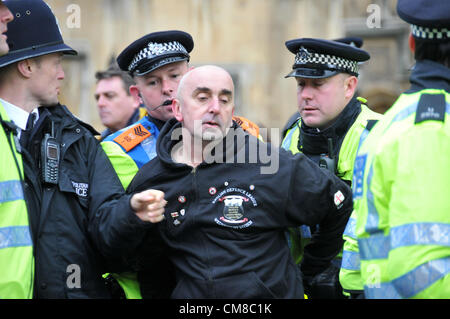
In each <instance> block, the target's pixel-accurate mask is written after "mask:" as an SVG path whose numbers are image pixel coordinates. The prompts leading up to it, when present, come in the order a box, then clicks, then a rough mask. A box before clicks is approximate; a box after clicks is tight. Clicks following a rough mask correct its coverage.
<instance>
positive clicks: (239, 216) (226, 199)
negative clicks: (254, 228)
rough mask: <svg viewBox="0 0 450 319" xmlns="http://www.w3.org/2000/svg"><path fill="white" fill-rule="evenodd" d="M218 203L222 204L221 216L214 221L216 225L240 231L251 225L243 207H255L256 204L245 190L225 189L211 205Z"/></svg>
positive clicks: (251, 222)
mask: <svg viewBox="0 0 450 319" xmlns="http://www.w3.org/2000/svg"><path fill="white" fill-rule="evenodd" d="M230 193H231V194H230ZM236 193H237V194H236ZM218 203H222V204H223V206H221V209H220V212H221V214H222V216H220V217H219V218H217V217H216V218H215V219H214V221H215V222H216V223H217V224H218V225H220V226H224V227H230V228H235V229H241V228H247V227H249V226H251V225H252V224H253V221H252V220H250V219H249V218H248V217H247V216H246V211H245V208H244V206H245V205H252V206H254V207H256V206H258V203H257V202H256V200H255V198H254V197H253V195H252V194H250V193H249V192H247V191H246V190H243V189H241V188H227V189H225V190H223V191H222V192H220V193H219V194H218V195H217V196H216V197H215V198H214V200H213V201H212V204H218Z"/></svg>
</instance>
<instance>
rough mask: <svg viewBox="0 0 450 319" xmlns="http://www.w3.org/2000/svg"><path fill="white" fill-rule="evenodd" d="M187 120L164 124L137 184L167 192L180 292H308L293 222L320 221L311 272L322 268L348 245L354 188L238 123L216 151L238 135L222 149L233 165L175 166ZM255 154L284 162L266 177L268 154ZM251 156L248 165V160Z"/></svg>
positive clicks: (167, 226) (162, 227) (167, 236)
mask: <svg viewBox="0 0 450 319" xmlns="http://www.w3.org/2000/svg"><path fill="white" fill-rule="evenodd" d="M180 125H181V124H180V123H177V122H176V120H174V119H172V120H170V121H169V122H168V123H167V124H166V125H165V126H164V128H163V130H162V131H161V133H160V136H159V137H158V142H157V153H158V156H157V157H156V158H155V159H153V160H152V161H151V162H149V163H147V164H146V165H144V166H143V167H142V168H141V170H140V171H139V172H138V174H137V175H136V176H135V178H134V180H133V181H132V183H131V184H130V186H129V188H128V190H127V191H128V192H135V191H140V190H143V189H147V188H149V187H150V188H156V189H160V190H162V191H163V192H165V199H166V200H167V201H168V203H167V205H166V208H165V219H164V220H163V221H162V222H160V223H158V224H157V227H158V230H159V233H160V235H161V237H162V239H163V241H164V243H165V244H166V245H167V246H168V249H167V254H168V255H169V258H170V260H171V261H172V262H173V264H174V266H175V269H176V282H177V284H176V287H175V289H174V291H173V293H172V296H171V297H172V298H303V284H302V276H301V272H300V270H299V268H298V267H297V266H296V265H295V263H294V261H293V259H292V258H291V255H290V252H289V248H288V245H287V242H286V235H285V230H286V227H289V226H295V225H301V224H307V225H315V224H320V232H319V233H318V234H317V236H315V238H314V240H313V242H312V244H311V245H310V246H309V247H308V249H307V252H306V257H305V260H304V264H303V265H302V267H303V268H302V270H303V271H304V272H305V273H310V274H312V273H318V272H320V271H322V270H323V269H324V268H325V267H327V263H326V261H327V260H329V258H330V255H331V258H333V256H335V255H336V254H337V253H338V252H339V249H340V247H341V244H342V233H343V231H344V228H345V225H346V223H347V220H348V218H349V215H350V213H351V210H352V199H351V190H350V188H349V187H348V186H347V185H346V184H345V183H343V182H342V181H341V180H339V179H338V178H337V177H335V176H333V175H332V174H330V173H328V172H326V171H325V170H322V169H320V168H319V167H317V165H316V164H315V163H313V162H312V161H311V160H309V159H308V158H307V157H306V156H304V155H302V154H298V155H296V156H293V155H292V154H290V153H288V152H286V151H284V150H279V149H278V148H274V149H273V152H272V153H270V152H269V151H268V149H269V148H270V147H269V145H268V144H265V143H263V142H261V141H259V140H258V139H257V138H255V137H253V136H251V135H248V134H247V133H245V132H244V131H243V130H242V129H241V128H239V127H238V126H237V125H236V124H235V125H234V126H233V128H234V130H230V132H229V133H228V135H227V136H226V137H225V139H224V140H223V141H222V143H221V144H219V147H218V148H216V151H217V152H215V153H214V154H215V155H217V154H219V152H218V150H219V149H222V148H224V149H225V147H226V144H227V140H228V141H230V139H234V146H231V147H228V148H227V149H226V150H225V152H224V153H222V154H224V155H223V158H222V159H223V160H225V159H227V160H228V161H229V162H231V163H218V162H219V161H218V160H217V161H216V162H212V163H208V162H211V161H204V162H203V163H201V164H200V165H199V166H197V167H196V168H195V169H193V168H192V167H191V166H188V165H185V164H180V163H175V162H173V160H172V158H171V155H170V154H171V150H172V148H173V147H174V145H176V143H178V142H179V141H173V140H171V135H172V132H174V130H175V129H177V128H180ZM232 132H235V133H236V134H234V133H232ZM175 135H176V134H175ZM239 141H241V142H239ZM242 141H243V142H242ZM260 150H261V153H260ZM263 150H264V152H263ZM266 151H267V153H265V152H266ZM225 154H226V155H225ZM230 154H231V155H230ZM250 154H253V155H255V154H271V155H270V156H274V158H277V160H279V169H278V170H276V171H275V172H274V173H272V174H262V173H261V168H262V167H266V168H267V167H268V165H269V164H267V162H268V161H267V158H265V157H264V156H258V157H257V158H255V156H252V157H249V155H250ZM243 155H245V156H246V157H245V158H246V160H245V163H240V162H242V158H243V157H242V156H243ZM216 158H217V159H219V158H220V156H216ZM252 158H253V160H252ZM334 198H336V203H337V205H336V204H335V199H334ZM344 198H345V199H344ZM145 246H146V247H147V248H148V247H150V246H151V242H149V243H148V244H147V245H145ZM149 266H151V265H149ZM144 271H145V270H144ZM147 273H149V271H147ZM152 275H153V276H158V273H155V272H152V273H151V274H150V276H152Z"/></svg>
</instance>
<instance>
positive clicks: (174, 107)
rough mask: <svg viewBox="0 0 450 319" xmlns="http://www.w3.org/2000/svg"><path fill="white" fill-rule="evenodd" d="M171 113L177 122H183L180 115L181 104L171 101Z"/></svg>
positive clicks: (175, 100)
mask: <svg viewBox="0 0 450 319" xmlns="http://www.w3.org/2000/svg"><path fill="white" fill-rule="evenodd" d="M172 112H173V116H174V117H175V118H176V119H177V121H178V122H181V121H183V115H182V114H181V103H180V100H178V99H173V100H172Z"/></svg>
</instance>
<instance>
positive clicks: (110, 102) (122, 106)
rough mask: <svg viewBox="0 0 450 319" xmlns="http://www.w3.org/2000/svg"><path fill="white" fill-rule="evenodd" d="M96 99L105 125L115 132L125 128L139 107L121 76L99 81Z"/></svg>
mask: <svg viewBox="0 0 450 319" xmlns="http://www.w3.org/2000/svg"><path fill="white" fill-rule="evenodd" d="M94 97H95V100H96V101H97V107H98V112H99V115H100V119H101V121H102V123H103V125H104V126H106V127H107V128H109V129H110V130H112V131H113V132H115V131H118V130H120V129H121V128H124V127H125V126H126V124H127V123H128V121H129V119H130V118H131V116H132V115H133V113H134V111H135V110H136V108H137V107H139V101H138V100H136V99H135V98H133V96H131V95H130V94H128V91H126V90H125V87H124V82H123V80H122V79H121V78H120V77H119V76H113V77H111V78H107V79H102V80H99V81H98V82H97V87H96V89H95V95H94Z"/></svg>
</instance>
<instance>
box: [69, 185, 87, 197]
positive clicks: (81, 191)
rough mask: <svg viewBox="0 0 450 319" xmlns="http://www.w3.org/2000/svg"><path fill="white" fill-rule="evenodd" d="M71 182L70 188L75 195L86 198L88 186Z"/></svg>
mask: <svg viewBox="0 0 450 319" xmlns="http://www.w3.org/2000/svg"><path fill="white" fill-rule="evenodd" d="M71 182H72V186H73V188H74V189H75V193H77V195H78V196H80V197H88V191H89V184H86V183H77V182H74V181H71Z"/></svg>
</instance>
